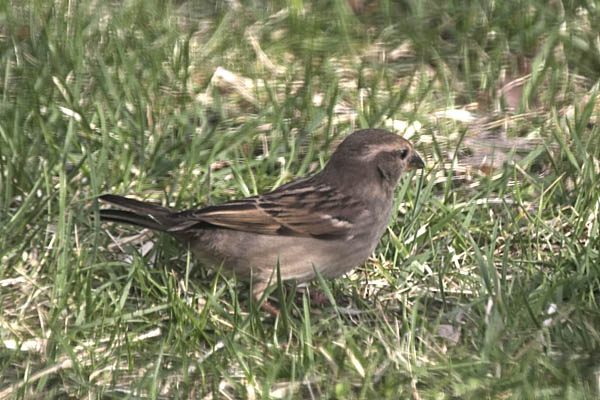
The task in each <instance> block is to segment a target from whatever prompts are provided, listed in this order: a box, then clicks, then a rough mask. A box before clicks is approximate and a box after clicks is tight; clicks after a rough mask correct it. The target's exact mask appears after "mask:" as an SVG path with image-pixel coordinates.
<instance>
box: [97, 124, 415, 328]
mask: <svg viewBox="0 0 600 400" xmlns="http://www.w3.org/2000/svg"><path fill="white" fill-rule="evenodd" d="M424 167H425V163H424V162H423V159H422V158H421V156H420V155H419V154H418V153H417V152H416V151H415V149H414V147H413V145H412V144H411V143H410V142H409V141H408V140H406V139H404V138H403V137H401V136H400V135H397V134H395V133H392V132H389V131H386V130H382V129H362V130H357V131H355V132H353V133H351V134H350V135H348V136H347V137H346V138H345V139H344V140H343V141H342V142H341V143H340V144H339V146H338V147H337V149H336V150H335V151H334V152H333V154H332V155H331V157H330V159H329V161H328V162H327V164H326V165H325V167H324V168H323V169H322V170H321V171H320V172H318V173H316V174H314V175H311V176H307V177H304V178H299V179H296V180H293V181H291V182H289V183H287V184H284V185H282V186H280V187H278V188H276V189H275V190H273V191H271V192H268V193H264V194H259V195H256V196H252V197H246V198H242V199H239V200H231V201H227V202H225V203H222V204H218V205H210V206H207V207H204V208H199V209H191V210H186V211H175V210H173V209H170V208H166V207H162V206H159V205H156V204H153V203H149V202H144V201H139V200H135V199H132V198H128V197H123V196H118V195H114V194H103V195H100V196H99V199H100V200H101V201H103V202H106V203H109V204H112V205H114V206H118V207H119V208H122V209H123V210H121V209H114V208H108V209H101V210H100V219H101V220H102V221H112V222H117V223H124V224H129V225H137V226H140V227H143V228H149V229H151V230H155V231H160V232H166V233H168V234H170V235H172V236H174V237H175V238H176V239H177V240H178V241H180V242H182V243H183V244H185V245H187V246H189V248H190V249H191V250H192V252H193V253H194V254H195V255H196V256H197V257H198V259H199V260H200V262H201V263H202V264H206V265H212V266H215V267H221V266H222V269H223V271H225V272H227V273H229V274H230V275H235V276H236V277H237V278H239V279H241V280H247V281H250V280H251V281H252V285H253V286H252V294H253V296H254V297H255V299H257V301H260V300H261V299H262V297H263V295H264V292H265V290H266V289H267V288H268V287H269V285H271V284H272V283H274V282H275V281H276V280H277V269H278V268H279V274H280V277H281V280H282V281H292V280H293V281H296V283H302V282H309V281H311V280H313V279H315V278H316V273H315V269H316V270H318V271H319V274H320V275H321V276H322V277H324V278H326V279H333V278H336V277H338V276H340V275H343V274H345V273H346V272H348V271H350V270H352V269H353V268H354V267H356V266H358V265H361V264H363V263H364V262H365V261H366V260H367V259H368V257H369V256H370V255H371V254H372V253H373V251H374V250H375V247H376V246H377V243H378V242H379V240H380V238H381V237H382V235H383V234H384V233H385V231H386V229H387V226H388V224H389V221H390V219H391V216H392V212H393V205H394V197H395V188H396V186H397V184H398V181H399V178H400V176H401V175H402V174H403V173H405V172H407V171H410V170H415V169H421V168H424ZM262 307H263V309H265V310H266V311H267V312H269V313H270V314H272V315H274V316H276V315H278V314H279V310H278V309H277V308H276V307H275V306H273V305H272V304H270V303H269V301H268V299H265V301H264V302H263V303H262Z"/></svg>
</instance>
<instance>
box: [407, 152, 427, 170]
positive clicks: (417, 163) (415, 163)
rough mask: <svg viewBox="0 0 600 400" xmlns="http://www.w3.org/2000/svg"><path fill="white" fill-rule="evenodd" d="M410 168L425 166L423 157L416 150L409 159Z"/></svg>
mask: <svg viewBox="0 0 600 400" xmlns="http://www.w3.org/2000/svg"><path fill="white" fill-rule="evenodd" d="M407 165H408V168H407V169H408V170H409V171H410V170H411V169H421V168H424V167H425V163H424V162H423V159H422V158H421V156H420V155H419V154H418V153H417V152H415V153H413V155H412V156H411V157H410V158H409V159H408V164H407Z"/></svg>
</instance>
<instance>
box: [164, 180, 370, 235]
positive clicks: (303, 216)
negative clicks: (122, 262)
mask: <svg viewBox="0 0 600 400" xmlns="http://www.w3.org/2000/svg"><path fill="white" fill-rule="evenodd" d="M369 215H370V213H369V211H368V210H367V209H366V207H365V206H364V204H363V203H362V202H360V201H357V200H354V199H352V198H351V197H349V196H347V195H344V194H343V193H340V192H339V191H337V190H336V189H334V188H332V187H331V186H329V185H325V184H318V185H312V184H305V182H301V183H300V184H297V183H295V182H294V184H293V185H285V186H282V187H280V188H279V189H277V190H275V191H273V192H270V193H267V194H264V195H260V196H255V197H249V198H245V199H241V200H235V201H230V202H227V203H223V204H220V205H216V206H210V207H206V208H203V209H200V210H192V211H184V212H183V213H178V214H177V215H176V216H175V217H176V219H179V220H180V221H181V223H179V224H177V225H175V226H173V227H171V228H170V229H169V231H170V232H178V231H186V230H193V229H196V228H200V227H202V226H206V224H207V223H208V224H210V225H214V226H219V227H223V228H228V229H234V230H239V231H246V232H255V233H261V234H265V235H285V236H304V237H306V236H312V237H316V238H320V239H338V238H339V239H350V238H352V232H354V229H353V228H356V226H357V225H358V224H364V223H365V221H368V220H369Z"/></svg>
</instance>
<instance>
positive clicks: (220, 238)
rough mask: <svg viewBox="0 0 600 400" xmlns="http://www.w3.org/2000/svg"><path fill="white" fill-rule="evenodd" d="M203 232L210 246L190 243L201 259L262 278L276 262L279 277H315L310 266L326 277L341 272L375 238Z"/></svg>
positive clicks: (364, 252) (358, 260) (365, 252)
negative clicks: (318, 237) (339, 238)
mask: <svg viewBox="0 0 600 400" xmlns="http://www.w3.org/2000/svg"><path fill="white" fill-rule="evenodd" d="M225 233H226V234H225ZM206 235H210V236H211V237H210V240H200V241H199V243H212V244H213V245H212V246H211V247H210V248H208V249H207V248H206V246H205V245H204V246H192V249H193V251H194V253H196V254H197V255H198V256H199V257H200V259H201V260H202V261H203V262H205V263H208V264H213V265H216V266H218V265H220V264H221V263H222V264H223V268H224V269H225V270H226V271H229V272H233V273H235V274H236V276H238V277H240V278H242V279H243V278H246V279H248V278H249V277H250V276H253V279H258V280H263V281H265V280H270V279H274V278H275V275H274V274H276V269H277V265H278V263H279V266H280V267H279V268H280V272H281V277H282V279H283V280H291V279H294V280H297V281H299V282H304V281H309V280H312V279H314V278H315V272H314V268H317V269H318V270H319V273H321V274H322V275H323V276H324V277H326V278H334V277H337V276H339V275H343V274H344V273H346V272H348V271H349V270H351V269H352V268H354V267H355V266H357V265H360V264H362V263H363V262H364V261H365V260H366V259H367V258H368V257H369V255H370V254H371V253H372V252H373V250H374V248H375V245H376V244H377V240H378V238H375V240H373V239H372V238H364V237H361V238H353V239H351V240H322V239H316V238H312V237H291V236H271V235H257V234H256V233H248V232H241V231H231V230H229V231H223V230H212V231H207V232H206ZM201 236H202V235H201ZM201 236H200V238H198V239H201ZM224 254H226V256H224ZM313 265H314V267H313ZM272 275H273V277H272Z"/></svg>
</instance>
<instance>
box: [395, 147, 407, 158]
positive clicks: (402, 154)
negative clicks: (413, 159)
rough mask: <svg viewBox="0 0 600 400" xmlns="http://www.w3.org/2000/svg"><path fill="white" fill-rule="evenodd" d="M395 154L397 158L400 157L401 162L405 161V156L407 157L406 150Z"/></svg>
mask: <svg viewBox="0 0 600 400" xmlns="http://www.w3.org/2000/svg"><path fill="white" fill-rule="evenodd" d="M396 154H397V155H398V157H400V159H401V160H404V159H406V156H407V155H408V149H407V148H403V149H400V150H398V151H397V152H396Z"/></svg>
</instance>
